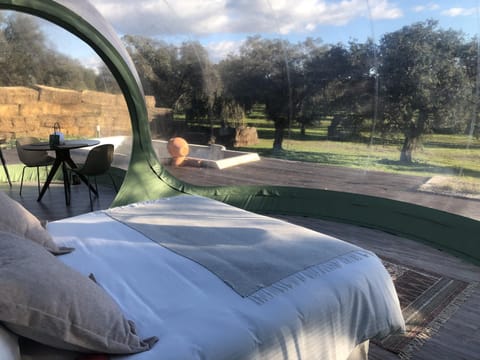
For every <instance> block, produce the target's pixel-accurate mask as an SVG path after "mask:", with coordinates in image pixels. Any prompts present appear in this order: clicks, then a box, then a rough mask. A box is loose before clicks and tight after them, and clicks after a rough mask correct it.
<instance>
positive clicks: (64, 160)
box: [23, 139, 100, 205]
mask: <svg viewBox="0 0 480 360" xmlns="http://www.w3.org/2000/svg"><path fill="white" fill-rule="evenodd" d="M98 144H100V141H99V140H89V139H82V140H65V141H64V142H63V143H62V144H60V145H51V144H50V143H49V142H38V143H34V144H27V145H24V146H23V149H25V150H28V151H55V162H54V163H53V165H52V168H51V169H50V172H49V173H48V176H47V180H46V181H45V184H43V186H42V189H41V190H40V194H39V195H38V199H37V201H40V200H42V197H43V195H44V194H45V191H47V189H48V187H49V186H50V183H51V182H52V179H53V177H54V176H55V174H56V172H57V170H58V168H59V167H60V166H62V172H63V186H64V189H65V203H66V204H67V205H70V181H69V179H68V172H67V165H68V166H69V167H70V168H76V167H77V164H75V162H74V161H73V160H72V158H71V156H70V150H72V149H80V148H83V147H89V146H95V145H98ZM79 177H80V179H81V180H82V181H83V182H84V183H85V184H87V185H88V186H89V187H90V189H91V190H92V191H93V193H94V194H95V195H98V193H97V190H96V189H95V187H94V186H92V185H91V184H90V183H89V181H88V179H87V178H86V177H85V176H83V175H80V174H79Z"/></svg>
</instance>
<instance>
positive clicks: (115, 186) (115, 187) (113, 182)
mask: <svg viewBox="0 0 480 360" xmlns="http://www.w3.org/2000/svg"><path fill="white" fill-rule="evenodd" d="M108 176H110V180H112V184H113V188H114V189H115V192H116V193H118V188H117V184H115V180H113V176H112V174H110V173H108Z"/></svg>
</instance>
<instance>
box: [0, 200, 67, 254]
mask: <svg viewBox="0 0 480 360" xmlns="http://www.w3.org/2000/svg"><path fill="white" fill-rule="evenodd" d="M0 213H1V214H2V216H0V231H6V232H11V233H14V234H17V235H20V236H22V237H25V238H26V239H29V240H33V241H35V242H37V243H39V244H40V245H42V246H44V247H45V248H46V249H47V250H48V251H50V252H51V253H52V254H55V255H60V254H65V253H69V252H71V251H72V250H73V249H72V248H66V247H59V246H57V245H56V244H55V242H54V241H53V239H52V236H51V235H50V233H49V232H48V231H47V230H46V229H45V228H44V227H43V226H42V223H41V222H40V220H38V219H37V218H36V217H35V215H33V214H32V213H31V212H29V211H28V210H27V209H25V208H24V207H23V206H22V205H21V204H20V203H18V202H17V201H15V200H13V199H12V198H11V197H10V196H8V195H7V194H5V193H4V192H2V191H0Z"/></svg>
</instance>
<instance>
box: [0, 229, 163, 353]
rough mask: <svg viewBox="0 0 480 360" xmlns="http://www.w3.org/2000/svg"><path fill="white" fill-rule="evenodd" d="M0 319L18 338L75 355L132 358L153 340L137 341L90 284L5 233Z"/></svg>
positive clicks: (0, 253)
mask: <svg viewBox="0 0 480 360" xmlns="http://www.w3.org/2000/svg"><path fill="white" fill-rule="evenodd" d="M0 321H1V322H3V324H4V325H5V326H6V327H7V328H9V329H10V330H11V331H13V332H15V333H16V334H18V335H21V336H24V337H26V338H29V339H32V340H35V341H37V342H40V343H42V344H45V345H49V346H52V347H56V348H59V349H65V350H73V351H80V352H98V353H109V354H132V353H137V352H141V351H145V350H148V349H150V347H151V346H153V344H154V343H155V342H156V341H157V338H155V337H153V338H148V339H145V340H141V339H140V338H139V337H138V336H137V335H136V333H135V327H134V324H133V323H132V322H131V321H129V320H127V319H125V317H124V316H123V314H122V311H121V310H120V308H119V306H118V305H117V304H116V303H115V302H114V300H113V299H112V298H111V297H110V296H109V295H108V294H107V292H106V291H105V290H103V289H102V288H101V287H100V286H99V285H97V284H96V283H95V282H94V281H92V280H90V279H89V278H88V277H86V276H83V275H82V274H80V273H78V272H77V271H75V270H74V269H72V268H70V267H69V266H67V265H65V264H64V263H62V262H61V261H60V260H59V259H57V258H56V257H55V256H53V255H52V254H50V253H49V252H48V251H46V249H44V248H43V247H42V246H40V245H38V244H37V243H35V242H33V241H29V240H26V239H23V238H21V237H19V236H17V235H14V234H11V233H6V232H0Z"/></svg>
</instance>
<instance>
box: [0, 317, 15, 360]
mask: <svg viewBox="0 0 480 360" xmlns="http://www.w3.org/2000/svg"><path fill="white" fill-rule="evenodd" d="M0 359H2V360H20V348H19V346H18V336H17V335H15V334H14V333H12V332H10V331H9V330H7V329H5V328H4V327H3V326H2V325H0Z"/></svg>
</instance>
